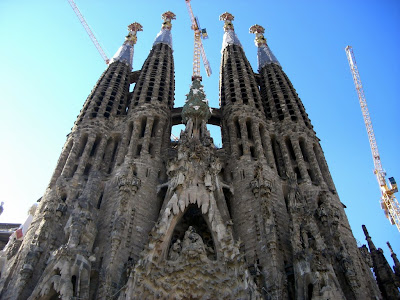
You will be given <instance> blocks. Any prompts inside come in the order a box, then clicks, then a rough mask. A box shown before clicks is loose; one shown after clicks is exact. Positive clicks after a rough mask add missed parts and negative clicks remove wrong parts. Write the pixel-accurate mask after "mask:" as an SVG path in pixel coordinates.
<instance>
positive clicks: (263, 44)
mask: <svg viewBox="0 0 400 300" xmlns="http://www.w3.org/2000/svg"><path fill="white" fill-rule="evenodd" d="M264 31H265V29H264V28H263V27H262V26H260V25H253V26H251V27H250V33H254V34H255V35H256V38H255V40H254V43H255V44H256V46H257V47H258V50H257V59H258V70H261V69H262V68H263V67H264V66H265V65H267V64H277V65H279V66H280V64H279V61H278V60H277V59H276V57H275V55H274V54H273V53H272V51H271V49H270V48H269V47H268V44H267V40H266V38H265V37H264V34H263V33H264Z"/></svg>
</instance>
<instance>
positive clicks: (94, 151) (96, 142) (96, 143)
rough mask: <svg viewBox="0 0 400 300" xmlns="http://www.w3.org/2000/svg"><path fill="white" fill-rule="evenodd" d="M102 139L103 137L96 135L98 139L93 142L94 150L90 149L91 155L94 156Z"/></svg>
mask: <svg viewBox="0 0 400 300" xmlns="http://www.w3.org/2000/svg"><path fill="white" fill-rule="evenodd" d="M100 141H101V137H100V136H96V140H95V141H94V143H93V146H92V150H90V154H89V156H90V157H92V156H94V155H95V154H96V151H97V148H98V147H99V144H100Z"/></svg>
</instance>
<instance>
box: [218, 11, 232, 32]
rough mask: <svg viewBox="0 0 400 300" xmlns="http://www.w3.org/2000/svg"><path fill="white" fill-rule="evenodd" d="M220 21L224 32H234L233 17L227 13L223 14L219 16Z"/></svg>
mask: <svg viewBox="0 0 400 300" xmlns="http://www.w3.org/2000/svg"><path fill="white" fill-rule="evenodd" d="M219 19H220V21H224V22H225V24H224V30H225V31H228V30H235V28H234V27H233V24H232V21H233V20H234V19H235V17H234V16H233V15H232V14H230V13H228V12H224V13H223V14H222V15H220V16H219Z"/></svg>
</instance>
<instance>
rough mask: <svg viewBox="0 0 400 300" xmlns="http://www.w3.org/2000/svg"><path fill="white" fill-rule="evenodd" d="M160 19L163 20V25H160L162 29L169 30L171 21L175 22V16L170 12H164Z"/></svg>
mask: <svg viewBox="0 0 400 300" xmlns="http://www.w3.org/2000/svg"><path fill="white" fill-rule="evenodd" d="M161 18H162V19H163V20H164V23H163V24H162V27H161V28H162V29H169V30H171V28H172V23H171V21H172V20H176V15H175V14H174V13H173V12H172V11H166V12H165V13H163V14H162V15H161Z"/></svg>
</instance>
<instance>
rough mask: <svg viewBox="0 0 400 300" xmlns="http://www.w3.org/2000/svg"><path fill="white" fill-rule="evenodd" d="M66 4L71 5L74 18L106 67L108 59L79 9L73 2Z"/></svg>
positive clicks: (71, 0)
mask: <svg viewBox="0 0 400 300" xmlns="http://www.w3.org/2000/svg"><path fill="white" fill-rule="evenodd" d="M68 2H69V4H70V5H71V7H72V9H73V11H74V12H75V14H76V16H77V17H78V19H79V21H80V22H81V24H82V26H83V28H85V30H86V33H87V34H88V35H89V37H90V39H91V40H92V42H93V44H94V46H95V47H96V49H97V51H99V53H100V55H101V57H102V58H103V60H104V61H105V62H106V64H107V65H108V63H109V61H110V60H109V59H108V57H107V55H106V54H105V52H104V50H103V48H101V46H100V43H99V42H98V41H97V39H96V37H95V36H94V34H93V32H92V30H91V29H90V27H89V25H88V23H87V22H86V20H85V18H84V17H83V15H82V14H81V12H80V11H79V9H78V7H77V6H76V4H75V2H74V1H73V0H68Z"/></svg>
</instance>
